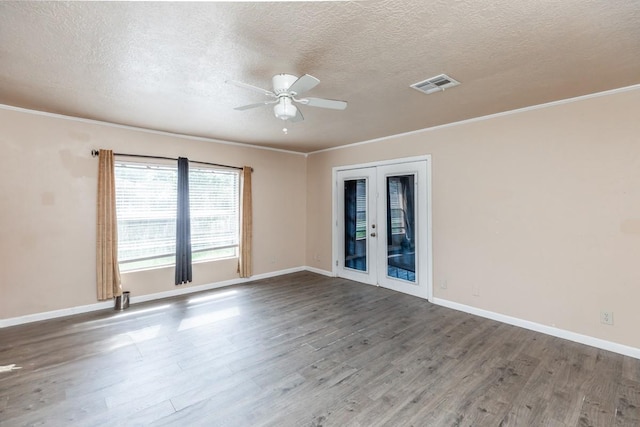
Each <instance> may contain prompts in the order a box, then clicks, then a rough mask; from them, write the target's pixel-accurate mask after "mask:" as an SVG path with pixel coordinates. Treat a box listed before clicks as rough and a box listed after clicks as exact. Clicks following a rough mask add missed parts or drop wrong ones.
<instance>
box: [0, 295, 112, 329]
mask: <svg viewBox="0 0 640 427" xmlns="http://www.w3.org/2000/svg"><path fill="white" fill-rule="evenodd" d="M106 308H113V301H102V302H97V303H95V304H88V305H80V306H77V307H69V308H63V309H60V310H53V311H45V312H42V313H33V314H27V315H25V316H18V317H10V318H8V319H0V329H1V328H8V327H9V326H16V325H22V324H24V323H31V322H39V321H41V320H49V319H55V318H56V317H65V316H71V315H74V314H81V313H88V312H89V311H98V310H104V309H106Z"/></svg>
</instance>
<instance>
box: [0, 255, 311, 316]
mask: <svg viewBox="0 0 640 427" xmlns="http://www.w3.org/2000/svg"><path fill="white" fill-rule="evenodd" d="M307 269H308V268H307V267H294V268H288V269H285V270H278V271H271V272H269V273H262V274H256V275H255V276H251V277H250V278H248V279H241V278H237V279H231V280H224V281H222V282H215V283H208V284H206V285H198V286H183V287H176V288H175V289H172V290H170V291H165V292H157V293H155V294H147V295H139V296H135V295H134V296H132V297H131V304H136V303H140V302H146V301H153V300H157V299H162V298H170V297H174V296H178V295H184V294H191V293H194V292H202V291H207V290H211V289H216V288H222V287H225V286H232V285H237V284H240V283H247V282H253V281H256V280H261V279H268V278H270V277H277V276H282V275H284V274H290V273H297V272H299V271H305V270H307ZM314 270H315V269H314ZM309 271H311V270H309ZM321 271H322V270H317V272H321ZM314 272H316V271H314ZM319 274H323V273H319ZM113 307H114V302H113V301H102V302H98V303H94V304H88V305H80V306H77V307H70V308H63V309H60V310H53V311H45V312H42V313H34V314H27V315H25V316H18V317H10V318H8V319H0V329H1V328H8V327H9V326H17V325H22V324H25V323H31V322H39V321H41V320H49V319H55V318H57V317H65V316H71V315H74V314H80V313H88V312H90V311H98V310H104V309H108V308H113Z"/></svg>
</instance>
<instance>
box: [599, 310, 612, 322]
mask: <svg viewBox="0 0 640 427" xmlns="http://www.w3.org/2000/svg"><path fill="white" fill-rule="evenodd" d="M600 323H604V324H605V325H613V311H601V312H600Z"/></svg>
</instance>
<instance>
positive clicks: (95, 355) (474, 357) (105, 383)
mask: <svg viewBox="0 0 640 427" xmlns="http://www.w3.org/2000/svg"><path fill="white" fill-rule="evenodd" d="M12 363H15V364H17V365H18V366H21V367H22V369H21V370H17V371H13V372H5V373H0V425H2V426H31V425H47V426H103V425H104V426H135V425H158V426H234V427H235V426H315V427H319V426H325V427H326V426H534V425H536V426H639V425H640V361H639V360H636V359H632V358H629V357H625V356H621V355H617V354H614V353H610V352H606V351H603V350H598V349H595V348H592V347H588V346H584V345H580V344H576V343H572V342H569V341H565V340H562V339H559V338H553V337H550V336H546V335H542V334H539V333H535V332H531V331H527V330H524V329H520V328H517V327H513V326H509V325H505V324H501V323H498V322H494V321H491V320H487V319H483V318H479V317H475V316H472V315H468V314H464V313H460V312H456V311H454V310H450V309H447V308H444V307H439V306H435V305H432V304H430V303H428V302H426V301H424V300H421V299H418V298H414V297H410V296H407V295H403V294H399V293H395V292H392V291H388V290H385V289H381V288H376V287H373V286H368V285H362V284H358V283H354V282H350V281H347V280H343V279H334V278H327V277H323V276H319V275H315V274H312V273H308V272H301V273H295V274H290V275H286V276H281V277H278V278H274V279H267V280H261V281H257V282H254V283H251V284H247V285H242V286H234V287H229V288H223V289H218V290H215V291H210V292H205V293H199V294H192V295H189V296H184V297H179V298H171V299H165V300H160V301H154V302H151V303H145V304H136V305H134V306H132V307H131V308H129V309H127V310H126V311H124V312H114V311H111V310H105V311H101V312H95V313H90V314H85V315H77V316H72V317H68V318H63V319H56V320H52V321H47V322H40V323H32V324H28V325H22V326H16V327H11V328H5V329H0V365H8V364H12Z"/></svg>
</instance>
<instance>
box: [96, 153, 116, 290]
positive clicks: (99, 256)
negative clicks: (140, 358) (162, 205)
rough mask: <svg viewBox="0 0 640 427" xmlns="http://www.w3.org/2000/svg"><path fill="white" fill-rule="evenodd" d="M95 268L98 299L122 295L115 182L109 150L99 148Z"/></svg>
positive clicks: (111, 156)
mask: <svg viewBox="0 0 640 427" xmlns="http://www.w3.org/2000/svg"><path fill="white" fill-rule="evenodd" d="M96 270H97V286H98V300H99V301H103V300H108V299H111V298H113V297H116V296H120V295H122V285H121V282H120V268H119V267H118V224H117V220H116V182H115V173H114V156H113V151H111V150H100V154H99V155H98V221H97V239H96Z"/></svg>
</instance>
